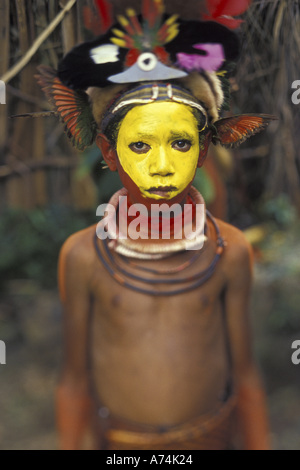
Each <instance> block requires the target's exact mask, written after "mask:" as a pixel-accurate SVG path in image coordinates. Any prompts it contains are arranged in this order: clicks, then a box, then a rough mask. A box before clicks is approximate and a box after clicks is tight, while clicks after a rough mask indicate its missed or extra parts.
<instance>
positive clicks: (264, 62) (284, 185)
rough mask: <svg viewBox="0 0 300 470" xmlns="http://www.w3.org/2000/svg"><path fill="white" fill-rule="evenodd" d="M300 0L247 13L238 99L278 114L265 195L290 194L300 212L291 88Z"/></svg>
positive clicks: (249, 108) (298, 136)
mask: <svg viewBox="0 0 300 470" xmlns="http://www.w3.org/2000/svg"><path fill="white" fill-rule="evenodd" d="M299 54H300V2H299V0H254V2H253V4H252V6H251V7H250V8H249V10H248V11H247V13H246V15H245V23H244V26H243V38H242V50H241V60H240V62H239V67H238V74H237V83H238V84H239V86H240V87H239V91H238V92H237V94H236V96H235V98H236V102H237V104H238V106H239V107H240V109H242V110H243V112H262V113H270V114H275V115H276V116H278V118H279V121H278V122H277V124H276V125H274V126H273V127H272V128H271V129H270V133H269V136H270V139H269V158H268V165H267V168H266V170H267V171H266V192H267V194H268V197H274V196H276V195H277V194H278V193H279V192H285V193H287V194H288V195H289V196H290V198H291V201H292V202H293V203H294V204H296V206H297V208H298V210H300V186H299V168H300V165H299V164H300V154H299V152H298V149H299V147H300V133H299V124H300V122H299V109H300V105H298V106H297V105H295V104H293V103H292V101H291V96H292V92H293V91H294V90H292V88H291V86H292V83H293V81H294V80H297V79H300V67H299Z"/></svg>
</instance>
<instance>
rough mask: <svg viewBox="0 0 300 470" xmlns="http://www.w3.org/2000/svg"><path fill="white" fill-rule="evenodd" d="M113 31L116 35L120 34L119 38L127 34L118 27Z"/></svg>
mask: <svg viewBox="0 0 300 470" xmlns="http://www.w3.org/2000/svg"><path fill="white" fill-rule="evenodd" d="M112 32H113V33H114V34H115V35H116V36H119V38H123V37H124V36H125V33H124V32H123V31H121V30H120V29H117V28H114V29H112Z"/></svg>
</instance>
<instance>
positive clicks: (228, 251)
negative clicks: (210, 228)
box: [217, 220, 253, 274]
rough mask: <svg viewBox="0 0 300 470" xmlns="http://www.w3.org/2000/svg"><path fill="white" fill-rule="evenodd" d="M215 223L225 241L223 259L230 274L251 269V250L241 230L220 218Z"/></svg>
mask: <svg viewBox="0 0 300 470" xmlns="http://www.w3.org/2000/svg"><path fill="white" fill-rule="evenodd" d="M217 223H218V225H219V229H220V233H221V236H222V237H223V238H224V240H225V243H226V246H225V250H224V259H225V260H226V264H227V265H228V267H229V270H231V271H232V274H236V273H237V271H242V270H244V271H245V270H248V271H252V266H253V250H252V246H251V245H250V243H249V242H248V240H247V239H246V237H245V235H244V234H243V232H242V231H241V230H239V229H238V228H236V227H234V226H233V225H230V224H228V223H226V222H223V221H222V220H217ZM229 272H230V271H229Z"/></svg>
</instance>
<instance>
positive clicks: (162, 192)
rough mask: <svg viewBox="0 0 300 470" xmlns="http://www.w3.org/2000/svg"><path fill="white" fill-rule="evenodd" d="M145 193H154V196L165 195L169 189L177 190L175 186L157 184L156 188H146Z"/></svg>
mask: <svg viewBox="0 0 300 470" xmlns="http://www.w3.org/2000/svg"><path fill="white" fill-rule="evenodd" d="M146 191H147V193H150V194H155V195H156V196H166V195H167V194H168V193H170V192H171V191H177V188H176V186H158V187H157V188H150V189H147V190H146Z"/></svg>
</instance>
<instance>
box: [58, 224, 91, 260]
mask: <svg viewBox="0 0 300 470" xmlns="http://www.w3.org/2000/svg"><path fill="white" fill-rule="evenodd" d="M95 231H96V225H92V226H90V227H87V228H86V229H83V230H80V231H79V232H76V233H74V234H72V235H71V236H70V237H69V238H67V240H66V241H65V242H64V244H63V246H62V247H61V250H60V259H66V260H73V261H74V262H76V261H84V260H85V262H86V263H87V262H89V260H91V259H92V255H93V250H92V245H93V237H94V234H95Z"/></svg>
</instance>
